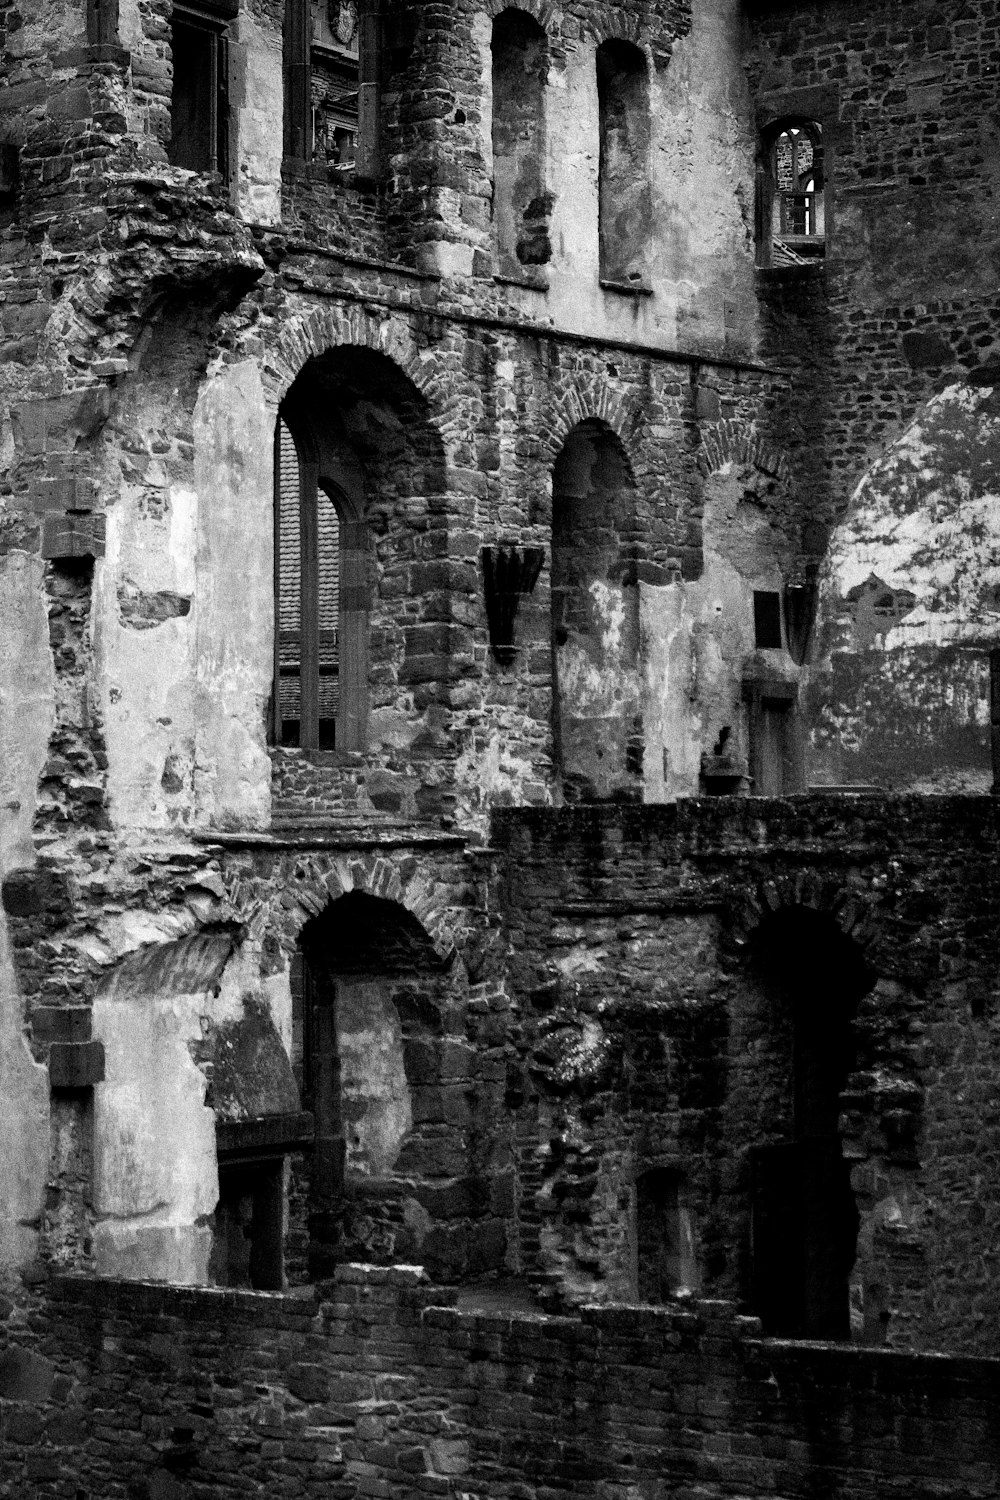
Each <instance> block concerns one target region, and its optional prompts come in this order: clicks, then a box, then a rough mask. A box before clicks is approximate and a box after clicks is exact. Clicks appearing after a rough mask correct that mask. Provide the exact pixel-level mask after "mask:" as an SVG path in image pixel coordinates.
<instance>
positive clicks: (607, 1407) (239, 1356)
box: [0, 1266, 1000, 1500]
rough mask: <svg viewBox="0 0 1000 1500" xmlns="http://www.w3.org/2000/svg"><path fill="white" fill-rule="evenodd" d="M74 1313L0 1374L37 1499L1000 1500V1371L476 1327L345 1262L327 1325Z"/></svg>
mask: <svg viewBox="0 0 1000 1500" xmlns="http://www.w3.org/2000/svg"><path fill="white" fill-rule="evenodd" d="M52 1307H53V1313H54V1314H55V1315H56V1316H57V1318H58V1328H59V1333H58V1335H55V1333H54V1329H53V1325H51V1324H48V1323H42V1324H40V1326H39V1327H38V1329H37V1330H36V1338H37V1341H38V1349H39V1353H37V1354H36V1353H34V1352H33V1351H29V1350H23V1351H22V1350H18V1351H15V1352H14V1353H13V1355H11V1354H8V1355H7V1356H6V1361H7V1362H6V1363H5V1364H0V1400H2V1402H3V1417H4V1421H5V1442H4V1448H3V1458H2V1461H0V1462H2V1468H0V1475H2V1476H3V1481H4V1483H5V1484H7V1485H11V1486H13V1487H14V1489H17V1488H18V1487H20V1490H21V1492H22V1493H24V1492H25V1486H31V1490H32V1492H33V1493H34V1494H35V1495H36V1496H37V1497H38V1500H43V1497H44V1500H48V1497H50V1496H53V1497H55V1496H58V1495H61V1494H63V1493H65V1487H66V1484H67V1482H69V1483H70V1484H71V1485H72V1484H76V1485H77V1486H83V1487H85V1488H84V1492H85V1493H91V1494H100V1495H106V1496H108V1497H109V1500H112V1497H118V1496H125V1495H127V1494H129V1493H136V1492H140V1493H143V1494H148V1495H149V1496H151V1497H152V1496H174V1495H176V1496H195V1495H206V1496H207V1495H216V1494H224V1493H226V1492H227V1491H229V1490H231V1489H233V1488H234V1486H235V1487H238V1488H239V1491H240V1493H241V1494H248V1495H265V1494H282V1493H288V1494H295V1495H299V1496H304V1497H309V1500H312V1497H316V1500H319V1497H320V1496H322V1497H324V1500H326V1497H328V1496H329V1495H331V1494H335V1495H340V1496H343V1497H344V1500H353V1497H355V1496H362V1495H370V1494H372V1493H377V1494H381V1495H392V1494H397V1493H404V1492H405V1493H408V1494H414V1493H416V1494H432V1495H434V1494H442V1495H443V1494H447V1493H450V1492H451V1491H452V1489H453V1488H454V1487H455V1486H461V1487H462V1489H463V1491H466V1490H467V1491H468V1492H472V1493H476V1494H481V1495H484V1496H487V1497H491V1500H492V1497H498V1500H499V1497H502V1496H504V1495H507V1494H509V1493H510V1491H511V1489H512V1488H514V1489H518V1490H520V1489H521V1488H525V1487H527V1486H531V1487H535V1486H538V1487H542V1488H544V1489H545V1490H547V1491H551V1492H553V1493H563V1492H565V1491H566V1490H567V1489H569V1488H572V1490H573V1492H574V1493H576V1494H580V1495H583V1496H586V1497H599V1496H601V1495H603V1494H605V1493H607V1491H608V1489H609V1488H614V1489H617V1488H619V1487H623V1486H624V1487H627V1488H633V1487H635V1488H639V1489H645V1488H646V1487H647V1486H649V1487H656V1488H657V1490H658V1492H660V1493H663V1494H670V1495H677V1496H683V1495H688V1494H694V1493H697V1494H699V1495H705V1496H709V1497H717V1496H718V1497H721V1496H723V1495H731V1494H740V1495H747V1496H757V1495H760V1496H763V1495H767V1494H773V1493H780V1494H783V1495H789V1496H795V1497H798V1496H803V1497H804V1496H807V1495H811V1494H815V1493H816V1492H817V1489H821V1490H822V1492H823V1493H827V1494H831V1495H836V1496H838V1497H840V1500H855V1497H859V1500H860V1497H862V1496H867V1495H871V1494H873V1493H886V1492H888V1491H889V1490H890V1489H891V1488H897V1489H900V1490H901V1492H904V1493H906V1494H907V1495H909V1496H913V1497H919V1500H930V1497H931V1496H943V1497H946V1500H951V1497H954V1500H959V1497H961V1500H987V1497H988V1496H991V1495H993V1494H995V1492H996V1482H997V1473H998V1462H1000V1452H998V1449H997V1435H996V1430H995V1424H994V1422H993V1420H992V1417H993V1411H994V1409H995V1402H996V1399H997V1380H998V1378H1000V1365H998V1363H997V1361H995V1360H974V1359H947V1358H937V1359H932V1358H930V1357H927V1356H913V1355H909V1356H907V1355H899V1354H891V1353H885V1352H877V1351H870V1350H846V1349H844V1350H838V1349H835V1348H802V1347H796V1346H795V1345H793V1344H786V1343H779V1342H774V1341H769V1340H761V1339H760V1337H759V1330H758V1328H757V1325H756V1323H755V1321H754V1320H753V1319H748V1318H734V1317H733V1311H732V1309H731V1308H730V1307H729V1306H727V1305H726V1304H725V1303H720V1302H698V1301H693V1302H691V1303H689V1304H688V1305H687V1306H685V1307H673V1308H669V1309H662V1310H653V1309H649V1308H620V1309H616V1310H604V1309H596V1308H591V1309H585V1310H584V1311H583V1313H582V1314H581V1315H580V1316H579V1317H576V1318H551V1317H541V1316H538V1315H535V1316H533V1317H526V1316H524V1315H523V1314H522V1315H517V1314H515V1315H513V1316H512V1315H511V1314H510V1313H507V1314H506V1315H504V1314H502V1313H499V1314H498V1313H493V1314H482V1313H481V1314H478V1315H477V1314H475V1313H462V1312H459V1311H457V1310H456V1309H455V1308H454V1307H452V1306H449V1305H448V1303H447V1299H446V1297H442V1293H441V1291H440V1289H437V1288H434V1287H433V1286H430V1285H428V1284H427V1283H426V1281H425V1280H424V1279H423V1278H422V1277H421V1276H420V1274H419V1273H418V1272H414V1271H413V1270H405V1269H404V1270H396V1271H387V1272H382V1273H378V1272H373V1271H372V1270H371V1268H369V1267H363V1266H345V1267H343V1268H342V1270H341V1272H340V1273H339V1275H338V1278H337V1282H336V1285H334V1286H331V1287H330V1288H329V1296H328V1300H325V1301H323V1302H322V1303H320V1304H318V1305H317V1304H315V1303H313V1302H312V1301H306V1302H303V1301H301V1300H298V1299H291V1298H287V1297H281V1296H266V1295H257V1296H254V1295H252V1294H246V1293H239V1292H214V1293H213V1292H206V1291H200V1290H199V1291H195V1290H190V1291H185V1290H182V1289H162V1288H153V1287H142V1286H130V1287H124V1286H120V1285H114V1284H111V1285H108V1284H103V1285H102V1284H101V1283H96V1284H94V1283H92V1284H87V1283H84V1282H80V1281H73V1280H69V1279H63V1280H61V1282H60V1283H59V1285H58V1286H57V1288H56V1294H55V1298H54V1300H53V1304H52ZM42 1351H44V1352H42ZM611 1372H615V1374H614V1377H613V1379H612V1378H611ZM564 1390H565V1391H572V1399H565V1398H561V1397H560V1394H559V1393H560V1392H562V1391H564ZM13 1492H14V1490H12V1493H13Z"/></svg>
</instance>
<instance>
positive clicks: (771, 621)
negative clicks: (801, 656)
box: [753, 589, 781, 651]
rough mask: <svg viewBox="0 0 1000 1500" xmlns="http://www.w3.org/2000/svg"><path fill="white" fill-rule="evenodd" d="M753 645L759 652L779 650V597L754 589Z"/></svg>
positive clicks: (766, 591)
mask: <svg viewBox="0 0 1000 1500" xmlns="http://www.w3.org/2000/svg"><path fill="white" fill-rule="evenodd" d="M753 633H754V645H755V646H756V647H757V649H758V650H761V651H780V649H781V595H780V594H778V593H771V592H770V591H768V590H762V589H755V590H754V596H753Z"/></svg>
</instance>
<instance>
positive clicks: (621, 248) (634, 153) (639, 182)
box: [597, 41, 653, 290]
mask: <svg viewBox="0 0 1000 1500" xmlns="http://www.w3.org/2000/svg"><path fill="white" fill-rule="evenodd" d="M597 98H598V107H599V118H600V134H601V148H600V164H599V168H598V172H599V188H598V193H599V210H598V211H599V217H600V268H601V280H602V281H606V282H609V283H610V284H612V285H613V286H619V287H623V288H626V289H630V290H639V289H642V288H645V287H648V285H649V251H650V238H651V233H652V222H653V212H652V200H651V198H650V190H649V146H650V124H649V74H648V70H647V67H646V59H645V57H644V56H643V54H642V53H641V52H640V51H639V48H638V47H633V46H632V45H631V43H629V42H620V41H610V42H603V43H602V44H601V46H600V47H598V49H597Z"/></svg>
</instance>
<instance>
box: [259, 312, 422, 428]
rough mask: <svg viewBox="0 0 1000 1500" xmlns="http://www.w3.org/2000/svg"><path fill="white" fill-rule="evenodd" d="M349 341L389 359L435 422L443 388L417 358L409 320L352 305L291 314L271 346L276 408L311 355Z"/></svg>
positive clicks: (418, 355)
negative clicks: (424, 403) (424, 404)
mask: <svg viewBox="0 0 1000 1500" xmlns="http://www.w3.org/2000/svg"><path fill="white" fill-rule="evenodd" d="M349 345H355V346H357V347H360V348H363V349H371V350H373V351H374V352H375V353H377V354H384V355H385V356H386V357H387V358H388V359H391V360H392V362H393V363H394V364H395V365H396V366H397V367H398V369H399V370H401V371H402V373H403V374H404V375H405V376H406V377H407V379H408V380H410V381H411V382H412V384H413V385H414V386H415V388H416V389H417V390H418V391H419V392H420V394H421V395H422V396H423V397H424V399H425V400H426V402H427V404H428V406H429V408H430V412H429V414H428V415H429V419H430V420H431V421H432V422H433V425H435V426H436V427H440V423H439V422H438V421H435V420H434V417H435V414H440V413H442V412H445V411H447V410H448V408H449V405H450V402H449V392H448V388H447V385H446V384H445V383H444V381H443V379H442V377H441V376H440V375H437V374H434V373H432V372H431V371H430V370H429V369H428V368H427V366H426V365H425V363H424V361H423V360H422V359H421V358H420V353H419V350H418V346H417V340H416V338H415V337H414V334H413V331H412V330H411V328H410V327H409V325H408V323H407V322H405V321H404V320H402V319H400V318H399V317H390V316H389V315H388V314H387V315H386V316H385V317H378V316H376V315H375V314H373V313H370V312H368V311H367V310H366V309H365V308H363V307H358V306H353V305H351V306H331V307H322V308H318V309H316V310H314V311H312V312H309V313H307V314H305V316H303V317H302V318H292V319H290V321H289V323H288V325H287V326H286V327H285V328H284V329H283V331H282V332H281V333H280V334H279V335H278V337H277V339H276V341H275V344H274V347H273V349H272V350H271V351H270V360H271V362H272V372H271V373H272V399H273V403H274V407H275V410H277V407H278V406H279V404H280V402H281V400H282V398H283V397H284V396H285V394H286V392H287V391H288V390H289V388H290V387H291V385H292V383H293V381H294V380H295V379H296V378H297V376H298V375H299V374H300V373H301V371H302V369H303V368H304V366H305V365H306V364H307V363H308V362H309V360H310V359H313V358H315V357H316V356H317V355H321V354H326V353H328V352H329V351H330V350H331V349H339V348H343V347H345V346H349ZM265 374H266V372H265ZM275 377H276V378H275Z"/></svg>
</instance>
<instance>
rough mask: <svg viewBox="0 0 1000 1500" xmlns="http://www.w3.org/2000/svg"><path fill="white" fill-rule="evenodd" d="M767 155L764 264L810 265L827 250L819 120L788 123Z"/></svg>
mask: <svg viewBox="0 0 1000 1500" xmlns="http://www.w3.org/2000/svg"><path fill="white" fill-rule="evenodd" d="M766 154H767V164H766V169H765V174H764V179H763V180H764V188H763V201H762V203H761V218H762V220H763V221H764V222H763V223H762V225H761V235H762V246H761V251H762V263H763V264H770V265H808V264H809V263H810V261H814V260H816V259H817V258H819V257H821V256H822V255H823V254H824V253H825V248H826V238H825V237H826V195H825V190H824V176H823V131H822V126H820V125H819V124H818V122H817V121H815V120H809V121H800V122H796V123H789V124H786V125H784V126H783V127H780V128H778V133H777V134H776V135H774V136H773V138H772V140H771V144H770V146H769V148H768V150H767V153H766Z"/></svg>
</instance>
